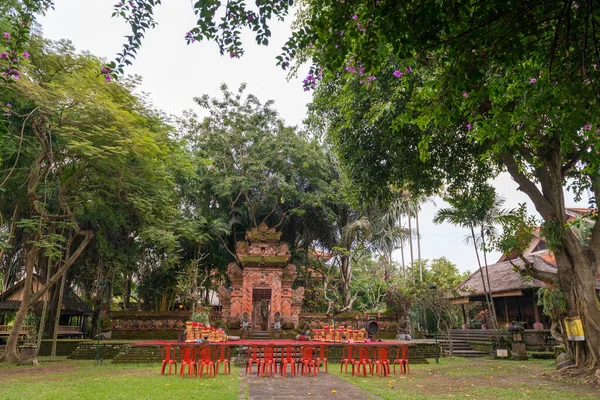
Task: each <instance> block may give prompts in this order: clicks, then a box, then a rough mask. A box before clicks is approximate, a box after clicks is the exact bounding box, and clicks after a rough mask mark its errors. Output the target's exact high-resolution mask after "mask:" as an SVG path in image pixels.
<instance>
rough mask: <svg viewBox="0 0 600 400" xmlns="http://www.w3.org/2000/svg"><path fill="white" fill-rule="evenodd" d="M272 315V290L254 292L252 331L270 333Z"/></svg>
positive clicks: (255, 290)
mask: <svg viewBox="0 0 600 400" xmlns="http://www.w3.org/2000/svg"><path fill="white" fill-rule="evenodd" d="M270 314H271V289H254V290H253V291H252V330H254V331H268V330H269V327H270V321H269V315H270Z"/></svg>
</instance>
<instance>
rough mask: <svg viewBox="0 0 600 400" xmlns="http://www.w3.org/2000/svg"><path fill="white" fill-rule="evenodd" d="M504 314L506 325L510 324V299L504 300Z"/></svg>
mask: <svg viewBox="0 0 600 400" xmlns="http://www.w3.org/2000/svg"><path fill="white" fill-rule="evenodd" d="M504 314H506V323H509V322H510V321H509V319H510V317H509V316H508V298H506V297H505V298H504Z"/></svg>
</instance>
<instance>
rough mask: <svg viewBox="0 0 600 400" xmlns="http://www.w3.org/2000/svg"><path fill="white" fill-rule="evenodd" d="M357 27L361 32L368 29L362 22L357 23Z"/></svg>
mask: <svg viewBox="0 0 600 400" xmlns="http://www.w3.org/2000/svg"><path fill="white" fill-rule="evenodd" d="M356 27H357V28H358V30H359V31H361V32H364V31H366V29H365V28H363V27H362V25H361V24H360V22H359V23H357V24H356Z"/></svg>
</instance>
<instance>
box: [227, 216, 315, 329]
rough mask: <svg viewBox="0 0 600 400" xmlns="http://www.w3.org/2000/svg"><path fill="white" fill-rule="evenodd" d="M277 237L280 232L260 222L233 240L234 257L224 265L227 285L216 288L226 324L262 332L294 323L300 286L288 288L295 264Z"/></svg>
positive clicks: (295, 324)
mask: <svg viewBox="0 0 600 400" xmlns="http://www.w3.org/2000/svg"><path fill="white" fill-rule="evenodd" d="M280 238H281V232H277V231H276V230H275V229H274V228H271V229H269V228H268V227H267V225H266V224H264V223H262V224H260V225H259V226H258V227H256V228H253V229H251V230H250V231H248V232H246V237H245V240H244V241H239V242H238V243H237V245H236V255H237V258H238V260H237V262H232V263H230V264H229V266H228V267H227V276H228V277H229V280H230V281H231V287H230V288H229V290H228V289H227V288H225V287H223V286H221V287H220V288H219V291H218V295H219V300H220V301H221V304H222V306H223V310H222V312H223V318H224V319H225V320H226V321H228V323H229V326H230V327H237V326H239V327H240V328H242V329H245V330H252V331H263V332H264V331H271V330H272V329H273V328H274V327H275V326H276V325H278V326H282V327H283V326H290V325H292V326H293V327H296V326H297V325H298V320H299V314H300V307H301V306H302V299H303V297H304V288H303V287H299V288H297V289H292V284H293V283H294V280H295V279H296V276H297V273H296V266H295V265H294V264H288V262H289V260H290V251H289V248H288V245H287V243H285V242H280Z"/></svg>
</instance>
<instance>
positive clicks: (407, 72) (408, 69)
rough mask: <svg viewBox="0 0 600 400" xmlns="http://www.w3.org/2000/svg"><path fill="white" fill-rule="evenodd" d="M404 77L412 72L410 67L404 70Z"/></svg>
mask: <svg viewBox="0 0 600 400" xmlns="http://www.w3.org/2000/svg"><path fill="white" fill-rule="evenodd" d="M405 72H406V75H408V74H410V73H411V72H412V67H408V68H406V71H405Z"/></svg>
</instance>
